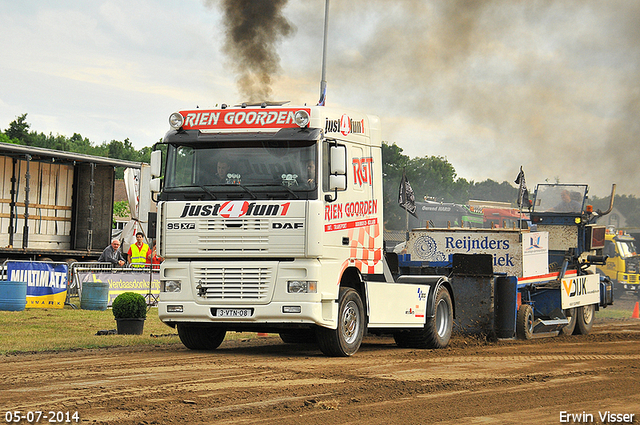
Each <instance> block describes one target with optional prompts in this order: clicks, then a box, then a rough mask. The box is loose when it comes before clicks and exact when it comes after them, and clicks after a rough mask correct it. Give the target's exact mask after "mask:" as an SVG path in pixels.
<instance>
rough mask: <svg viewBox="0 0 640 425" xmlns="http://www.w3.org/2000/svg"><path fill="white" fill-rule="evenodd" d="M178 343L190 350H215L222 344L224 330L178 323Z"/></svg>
mask: <svg viewBox="0 0 640 425" xmlns="http://www.w3.org/2000/svg"><path fill="white" fill-rule="evenodd" d="M177 328H178V336H179V337H180V341H182V343H183V344H184V346H185V347H187V348H188V349H190V350H215V349H216V348H218V347H219V346H220V344H222V341H224V337H225V335H226V333H227V331H226V330H224V329H220V328H214V327H211V326H195V325H188V324H185V323H178V325H177Z"/></svg>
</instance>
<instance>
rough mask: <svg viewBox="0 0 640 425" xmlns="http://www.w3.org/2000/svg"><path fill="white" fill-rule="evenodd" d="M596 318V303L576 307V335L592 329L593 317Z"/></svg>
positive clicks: (586, 332) (584, 333)
mask: <svg viewBox="0 0 640 425" xmlns="http://www.w3.org/2000/svg"><path fill="white" fill-rule="evenodd" d="M594 318H595V304H590V305H583V306H582V307H578V308H576V328H575V329H574V331H573V333H574V334H575V335H586V334H588V333H589V332H590V331H591V327H592V326H593V319H594Z"/></svg>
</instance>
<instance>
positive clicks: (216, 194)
mask: <svg viewBox="0 0 640 425" xmlns="http://www.w3.org/2000/svg"><path fill="white" fill-rule="evenodd" d="M169 121H170V125H171V129H170V130H169V131H168V132H167V134H166V135H165V137H164V139H163V141H162V143H163V144H164V145H166V158H165V159H164V161H163V159H162V154H161V153H160V151H159V150H157V151H155V152H154V153H153V155H152V160H151V168H152V175H153V176H154V177H156V178H155V179H154V180H152V183H151V187H152V189H151V190H152V192H154V196H155V197H156V200H157V201H158V218H157V243H158V247H159V250H160V253H161V256H162V257H164V258H165V261H164V262H163V263H162V266H161V270H160V274H161V278H160V280H161V289H160V291H161V293H160V297H159V304H158V311H159V317H160V319H161V320H162V321H163V322H164V323H166V324H167V325H169V326H172V327H176V328H177V330H178V334H179V336H180V339H181V341H182V342H183V344H184V345H185V346H187V347H188V348H191V349H210V350H212V349H215V348H217V347H218V346H219V345H220V344H221V343H222V341H223V339H224V337H225V334H226V332H227V331H251V332H275V333H279V334H280V336H281V337H282V339H283V340H284V341H285V342H301V341H309V340H315V341H317V343H318V344H319V346H320V349H321V350H322V352H323V353H325V354H326V355H329V356H350V355H352V354H354V353H355V352H356V351H357V350H358V348H359V347H360V344H361V341H362V338H363V335H364V334H365V331H369V332H371V333H384V334H393V335H394V337H395V340H396V342H397V343H398V345H400V346H404V347H423V348H428V347H435V348H439V347H444V346H446V345H447V344H448V341H449V338H450V336H451V332H452V324H453V319H454V313H455V312H454V306H455V303H454V296H453V291H452V288H451V285H450V282H449V280H448V279H447V278H446V277H445V276H403V277H399V278H398V277H397V275H396V274H395V273H393V270H394V267H393V261H390V263H391V264H392V267H389V266H388V263H387V260H386V258H385V255H384V252H383V239H382V238H383V220H382V204H383V202H382V197H383V193H382V178H383V176H382V157H381V143H382V142H381V132H380V121H379V119H378V118H377V117H375V116H371V115H365V114H359V113H356V112H352V111H346V110H339V109H332V108H328V107H324V106H313V107H308V106H303V107H292V106H284V105H282V104H277V105H268V104H261V105H241V106H238V107H227V106H226V105H222V107H221V108H220V109H214V110H203V109H195V110H185V111H180V112H177V113H174V114H172V115H171V117H170V119H169ZM387 196H396V194H392V195H388V194H387ZM395 263H396V266H397V261H396V262H395Z"/></svg>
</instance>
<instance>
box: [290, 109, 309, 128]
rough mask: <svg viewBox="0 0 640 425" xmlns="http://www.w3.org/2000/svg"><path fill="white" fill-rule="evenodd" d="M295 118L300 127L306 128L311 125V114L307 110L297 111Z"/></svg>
mask: <svg viewBox="0 0 640 425" xmlns="http://www.w3.org/2000/svg"><path fill="white" fill-rule="evenodd" d="M294 119H295V120H296V124H298V126H299V127H300V128H305V127H306V126H308V125H309V114H308V113H307V111H304V110H299V111H297V112H296V113H295V115H294Z"/></svg>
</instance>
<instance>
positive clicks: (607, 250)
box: [602, 241, 616, 257]
mask: <svg viewBox="0 0 640 425" xmlns="http://www.w3.org/2000/svg"><path fill="white" fill-rule="evenodd" d="M602 254H604V255H608V256H609V257H615V256H616V250H615V247H614V246H613V242H611V241H606V242H605V243H604V249H603V250H602Z"/></svg>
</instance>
